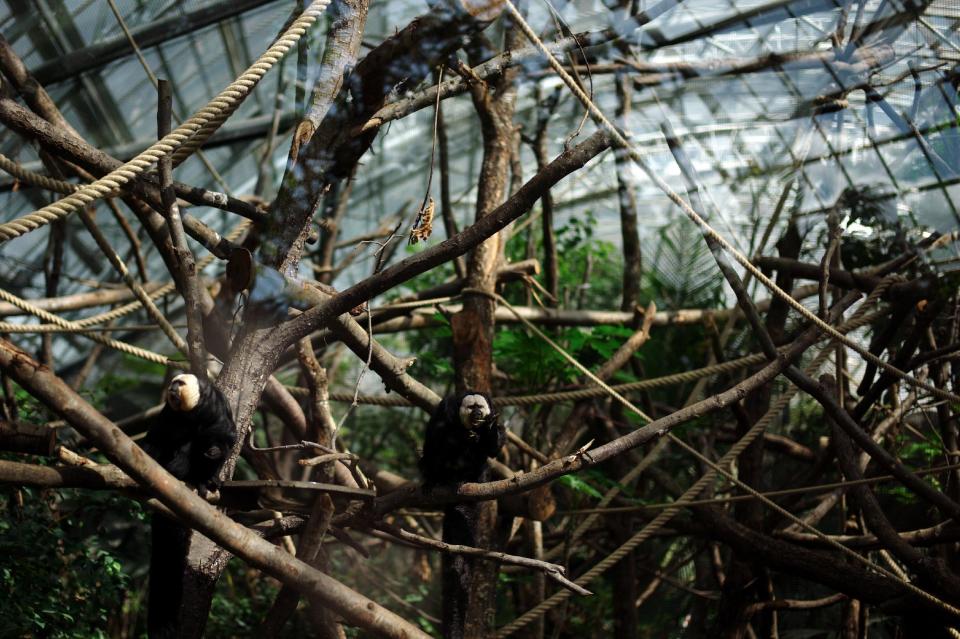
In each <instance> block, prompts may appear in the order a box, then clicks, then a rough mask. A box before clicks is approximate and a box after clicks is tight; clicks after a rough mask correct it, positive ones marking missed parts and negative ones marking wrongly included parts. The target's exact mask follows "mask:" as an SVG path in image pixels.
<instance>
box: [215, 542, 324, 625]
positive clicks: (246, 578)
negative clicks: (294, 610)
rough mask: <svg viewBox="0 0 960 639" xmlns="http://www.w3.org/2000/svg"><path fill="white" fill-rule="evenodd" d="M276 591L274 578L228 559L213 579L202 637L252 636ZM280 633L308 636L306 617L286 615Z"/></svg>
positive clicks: (271, 602)
mask: <svg viewBox="0 0 960 639" xmlns="http://www.w3.org/2000/svg"><path fill="white" fill-rule="evenodd" d="M279 592H280V584H279V583H278V582H277V581H275V580H273V579H271V578H269V577H267V576H265V575H263V574H262V573H261V572H259V571H257V570H254V569H251V568H249V567H248V566H247V565H246V564H244V563H243V562H242V561H240V560H238V559H233V560H231V561H230V563H228V564H227V569H226V570H225V571H224V572H223V575H221V577H220V580H219V581H218V582H217V588H216V591H215V592H214V595H213V602H212V604H211V606H210V616H209V617H208V618H207V627H206V630H205V631H204V636H205V637H209V638H210V639H213V638H216V637H223V638H224V639H230V638H233V637H252V636H255V631H256V629H257V628H258V627H259V626H260V624H261V622H262V621H263V619H264V617H265V615H266V614H267V611H269V610H270V606H271V605H272V604H273V600H274V599H275V598H276V596H277V593H279ZM283 632H284V636H286V635H287V633H289V636H297V637H304V636H310V631H309V627H308V626H307V622H306V619H305V617H304V616H303V615H299V614H294V615H292V616H291V617H290V620H289V621H287V623H286V625H284V627H283Z"/></svg>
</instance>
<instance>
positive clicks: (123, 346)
mask: <svg viewBox="0 0 960 639" xmlns="http://www.w3.org/2000/svg"><path fill="white" fill-rule="evenodd" d="M0 300H3V301H5V302H9V303H11V304H13V305H14V306H16V307H17V308H19V309H21V310H23V311H25V312H27V313H30V314H31V315H35V316H37V317H39V318H40V319H42V320H46V321H47V322H50V323H51V324H56V325H57V326H61V327H63V328H67V329H80V328H83V327H80V326H77V325H76V324H74V323H73V322H71V321H69V320H65V319H63V318H62V317H60V316H59V315H54V314H53V313H50V312H48V311H45V310H43V309H42V308H39V307H38V306H34V305H33V304H31V303H30V302H28V301H27V300H25V299H21V298H19V297H17V296H16V295H14V294H13V293H11V292H9V291H5V290H3V289H0ZM80 334H81V335H83V336H84V337H88V338H90V339H92V340H93V341H95V342H97V343H100V344H103V345H104V346H109V347H110V348H113V349H116V350H118V351H120V352H122V353H127V354H128V355H134V356H136V357H139V358H141V359H145V360H147V361H150V362H156V363H157V364H163V365H164V366H171V367H174V368H183V367H185V365H186V364H188V363H185V362H178V361H175V360H171V359H168V358H166V357H164V356H163V355H160V354H158V353H154V352H152V351H148V350H146V349H144V348H139V347H137V346H132V345H130V344H127V343H125V342H121V341H118V340H115V339H111V338H109V337H105V336H103V335H100V334H98V333H80Z"/></svg>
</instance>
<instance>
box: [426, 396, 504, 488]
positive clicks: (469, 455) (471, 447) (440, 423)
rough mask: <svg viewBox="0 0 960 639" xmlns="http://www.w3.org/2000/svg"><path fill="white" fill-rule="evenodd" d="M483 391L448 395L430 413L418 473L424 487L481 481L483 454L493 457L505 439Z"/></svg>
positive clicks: (484, 464) (484, 469)
mask: <svg viewBox="0 0 960 639" xmlns="http://www.w3.org/2000/svg"><path fill="white" fill-rule="evenodd" d="M497 417H498V415H497V413H496V412H495V411H494V410H493V402H492V401H491V399H490V396H489V395H487V394H486V393H480V392H477V391H467V392H465V393H461V394H459V395H448V396H447V397H444V398H443V400H441V402H440V404H439V405H438V406H437V408H436V409H435V410H434V411H433V414H432V415H431V416H430V421H429V422H428V423H427V430H426V432H425V433H424V437H423V456H422V457H421V458H420V473H421V474H422V475H423V481H424V484H425V485H426V486H428V487H430V486H435V485H440V484H461V483H464V482H477V481H484V480H485V479H486V474H487V468H488V465H487V457H496V456H497V453H498V452H499V451H500V448H501V447H502V446H503V443H504V440H505V439H506V431H505V430H504V428H503V426H502V425H501V424H500V423H499V421H498V420H497Z"/></svg>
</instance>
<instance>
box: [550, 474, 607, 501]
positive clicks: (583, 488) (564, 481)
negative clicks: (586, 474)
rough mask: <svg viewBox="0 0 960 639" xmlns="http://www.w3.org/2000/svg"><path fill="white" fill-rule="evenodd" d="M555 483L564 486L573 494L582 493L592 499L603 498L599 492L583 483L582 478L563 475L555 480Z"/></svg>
mask: <svg viewBox="0 0 960 639" xmlns="http://www.w3.org/2000/svg"><path fill="white" fill-rule="evenodd" d="M557 483H559V484H560V485H562V486H566V487H567V488H569V489H570V490H572V491H574V492H578V493H583V494H585V495H588V496H590V497H593V498H594V499H600V498H601V497H603V495H602V494H600V491H599V490H597V489H596V488H594V487H593V486H591V485H590V484H588V483H587V482H585V481H584V480H583V478H582V477H580V476H578V475H563V476H561V477H560V479H558V480H557Z"/></svg>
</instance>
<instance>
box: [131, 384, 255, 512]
mask: <svg viewBox="0 0 960 639" xmlns="http://www.w3.org/2000/svg"><path fill="white" fill-rule="evenodd" d="M236 441H237V427H236V425H235V424H234V422H233V413H232V412H231V410H230V405H229V404H227V399H226V398H225V397H224V396H223V393H221V392H220V389H218V388H217V387H216V386H214V385H213V384H211V383H210V382H208V381H207V380H206V379H202V378H200V377H197V376H196V375H191V374H189V373H184V374H182V375H177V376H176V377H174V378H173V379H172V380H171V381H170V384H169V385H168V386H167V392H166V395H165V397H164V406H163V410H161V411H160V415H158V416H157V418H156V420H155V421H154V423H153V426H151V427H150V430H149V431H148V432H147V435H146V437H144V438H143V441H142V442H141V444H140V445H141V447H142V448H143V450H145V451H146V452H147V454H148V455H150V456H151V457H153V458H154V459H155V460H157V462H159V464H160V465H161V466H163V467H164V468H165V469H166V470H167V472H169V473H170V474H171V475H173V476H174V477H176V478H177V479H179V480H181V481H185V482H187V483H188V484H190V485H192V486H194V487H196V489H197V491H198V492H199V493H200V494H201V495H205V494H206V493H207V491H208V490H214V489H216V488H217V486H218V485H219V480H218V478H217V474H218V473H219V472H220V469H221V468H222V467H223V464H224V462H225V461H226V459H227V455H228V454H229V453H230V449H231V448H233V445H234V443H236Z"/></svg>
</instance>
